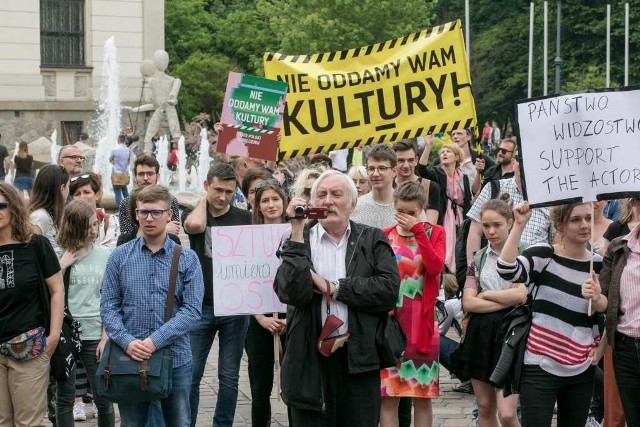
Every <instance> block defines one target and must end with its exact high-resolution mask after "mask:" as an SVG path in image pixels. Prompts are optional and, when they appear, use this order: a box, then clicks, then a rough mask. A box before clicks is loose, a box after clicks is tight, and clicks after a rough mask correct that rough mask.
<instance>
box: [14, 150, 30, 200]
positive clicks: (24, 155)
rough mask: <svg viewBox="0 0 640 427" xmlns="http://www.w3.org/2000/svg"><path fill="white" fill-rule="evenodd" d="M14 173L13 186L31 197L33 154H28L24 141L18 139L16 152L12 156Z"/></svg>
mask: <svg viewBox="0 0 640 427" xmlns="http://www.w3.org/2000/svg"><path fill="white" fill-rule="evenodd" d="M13 165H14V169H15V175H14V178H13V186H14V187H16V188H17V189H18V190H20V193H21V194H24V192H25V191H26V192H27V194H28V195H29V197H31V189H32V188H33V156H32V155H31V154H29V146H28V145H27V143H26V142H24V141H20V144H18V153H17V154H16V155H15V156H14V157H13Z"/></svg>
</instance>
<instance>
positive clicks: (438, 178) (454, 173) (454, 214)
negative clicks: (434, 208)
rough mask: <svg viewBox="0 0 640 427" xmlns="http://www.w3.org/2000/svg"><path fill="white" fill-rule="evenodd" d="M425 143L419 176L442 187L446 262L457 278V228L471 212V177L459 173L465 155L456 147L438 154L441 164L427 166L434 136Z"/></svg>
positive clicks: (419, 165)
mask: <svg viewBox="0 0 640 427" xmlns="http://www.w3.org/2000/svg"><path fill="white" fill-rule="evenodd" d="M426 142H427V145H426V146H425V149H424V152H423V153H422V156H421V157H420V161H419V163H418V175H420V176H421V177H423V178H427V179H430V180H432V181H435V182H436V183H437V184H438V185H439V186H440V191H441V193H442V194H441V196H442V197H440V199H441V200H444V201H445V203H442V206H441V207H440V212H439V217H440V218H444V230H445V232H446V234H447V257H446V261H445V262H446V265H447V267H448V268H449V271H450V272H451V273H454V274H455V272H456V238H457V226H458V225H460V224H462V221H463V220H464V218H465V216H466V215H467V212H469V209H471V185H470V183H469V177H468V176H467V175H465V174H463V173H462V171H461V170H460V165H461V164H462V160H463V158H464V152H463V151H462V148H460V147H458V146H457V145H456V144H453V143H448V144H444V145H443V146H442V147H441V148H440V151H439V152H438V155H439V156H440V164H439V165H437V166H428V165H427V163H428V162H429V153H430V152H431V146H432V144H433V136H432V135H430V136H429V138H428V139H426Z"/></svg>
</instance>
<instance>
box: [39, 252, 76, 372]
mask: <svg viewBox="0 0 640 427" xmlns="http://www.w3.org/2000/svg"><path fill="white" fill-rule="evenodd" d="M30 249H31V256H32V258H33V261H34V263H35V265H36V270H37V271H38V276H39V277H40V283H41V285H40V294H41V295H40V296H41V299H42V305H43V307H42V311H43V314H44V319H45V323H46V327H45V328H46V330H47V332H49V325H50V323H51V294H50V293H49V288H48V287H47V284H46V282H45V280H44V275H43V274H42V269H41V268H40V264H39V263H38V258H37V257H36V256H35V253H34V250H33V247H32V246H30ZM68 272H70V269H67V271H65V277H66V278H67V280H66V281H65V283H64V312H63V317H62V330H61V331H60V340H59V341H58V346H57V347H56V350H55V351H54V352H53V355H52V356H51V360H50V365H51V372H50V374H51V376H52V377H53V378H55V379H56V380H57V381H60V382H64V381H67V380H68V379H69V377H70V376H71V372H73V370H74V369H75V368H76V358H77V357H78V356H77V355H79V354H80V351H81V350H82V341H81V340H80V335H81V334H82V331H81V328H80V323H78V321H77V320H76V319H74V318H73V316H72V315H71V312H69V309H68V308H67V304H68V302H69V299H68V295H69V281H68V277H69V276H68V274H69V273H68Z"/></svg>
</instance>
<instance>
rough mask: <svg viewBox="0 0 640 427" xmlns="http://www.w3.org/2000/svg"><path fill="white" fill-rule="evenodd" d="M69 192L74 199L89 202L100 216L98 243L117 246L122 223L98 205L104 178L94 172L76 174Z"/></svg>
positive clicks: (71, 181)
mask: <svg viewBox="0 0 640 427" xmlns="http://www.w3.org/2000/svg"><path fill="white" fill-rule="evenodd" d="M69 194H71V196H72V197H73V200H78V199H82V200H84V201H86V202H88V203H89V204H90V205H91V206H93V208H94V209H95V211H96V215H97V216H98V222H99V223H100V224H99V227H98V236H97V238H96V243H97V244H99V245H102V246H105V247H107V248H109V249H113V248H115V247H116V242H117V240H118V235H119V234H120V224H119V222H118V217H117V216H116V215H109V214H108V213H106V212H105V210H104V209H102V208H99V207H98V203H100V200H101V199H102V178H100V175H98V174H95V173H93V172H89V173H85V174H82V175H78V176H74V177H73V178H71V180H70V182H69Z"/></svg>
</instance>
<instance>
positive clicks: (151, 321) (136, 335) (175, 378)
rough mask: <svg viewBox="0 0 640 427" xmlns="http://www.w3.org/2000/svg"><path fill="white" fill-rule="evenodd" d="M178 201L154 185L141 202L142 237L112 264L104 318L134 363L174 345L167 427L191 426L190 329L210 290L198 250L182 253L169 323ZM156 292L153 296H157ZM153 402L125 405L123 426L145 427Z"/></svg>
mask: <svg viewBox="0 0 640 427" xmlns="http://www.w3.org/2000/svg"><path fill="white" fill-rule="evenodd" d="M171 200H172V196H171V193H169V190H167V189H166V188H165V187H162V186H160V185H149V186H147V187H145V188H143V189H142V190H141V191H140V193H139V194H138V197H137V204H138V205H137V206H138V207H137V208H136V217H137V218H138V222H139V223H140V229H141V230H142V235H141V236H140V237H138V238H136V239H134V240H132V241H130V242H129V243H126V244H124V245H122V246H118V247H117V248H116V249H114V251H113V253H112V254H111V256H110V257H109V260H108V261H107V266H106V269H105V272H104V280H103V282H102V295H101V300H100V315H101V317H102V323H103V326H104V329H105V331H106V333H107V336H108V337H109V339H110V340H111V341H112V342H113V343H114V344H115V345H118V346H120V347H121V348H122V349H123V350H125V351H126V353H127V354H128V355H129V357H131V358H132V359H133V360H135V361H138V362H142V361H144V360H147V359H149V358H150V357H151V356H152V355H153V353H155V352H156V351H157V350H160V349H162V348H164V347H167V346H171V354H172V359H173V369H172V379H171V382H172V390H171V394H169V396H168V397H166V398H165V399H163V400H161V401H160V403H161V404H160V405H159V406H158V405H157V404H155V405H156V406H158V408H159V409H160V410H161V411H162V415H163V418H164V423H165V425H167V426H176V427H178V426H179V427H186V426H189V425H190V422H191V413H190V411H189V393H190V390H191V387H190V386H191V376H192V366H193V362H192V356H191V347H190V342H189V333H188V332H189V330H190V329H191V328H192V327H193V325H196V324H197V323H198V321H199V320H200V315H201V309H202V295H203V293H204V285H203V281H202V269H201V268H200V266H199V264H198V257H197V255H196V254H195V253H194V251H193V250H191V249H189V248H185V247H183V248H182V252H181V254H180V259H179V263H178V275H177V279H176V290H175V297H176V298H175V303H174V304H175V305H174V309H173V312H174V315H173V317H172V318H171V321H170V322H166V323H165V322H164V312H165V308H166V302H167V297H166V295H167V291H168V287H169V272H170V268H169V267H168V266H170V265H171V260H172V257H173V251H174V250H175V247H176V244H175V242H173V241H172V240H171V239H170V238H169V237H168V236H167V223H168V222H169V221H171V215H172V212H171ZM152 290H153V292H152ZM151 405H152V402H141V403H137V402H131V403H119V404H118V407H119V409H120V417H121V420H122V425H125V424H126V426H127V427H143V426H145V425H146V423H147V421H148V418H149V408H150V406H151Z"/></svg>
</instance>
